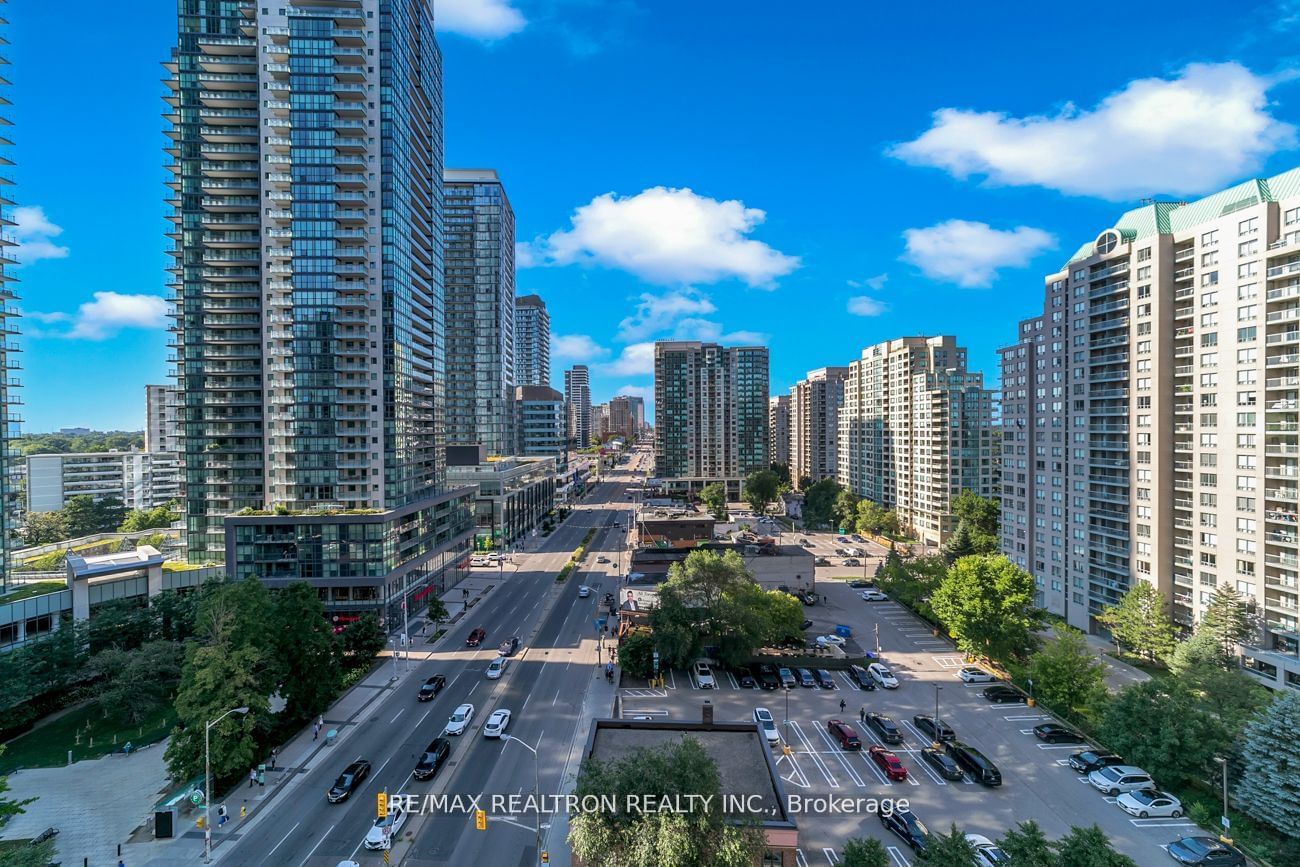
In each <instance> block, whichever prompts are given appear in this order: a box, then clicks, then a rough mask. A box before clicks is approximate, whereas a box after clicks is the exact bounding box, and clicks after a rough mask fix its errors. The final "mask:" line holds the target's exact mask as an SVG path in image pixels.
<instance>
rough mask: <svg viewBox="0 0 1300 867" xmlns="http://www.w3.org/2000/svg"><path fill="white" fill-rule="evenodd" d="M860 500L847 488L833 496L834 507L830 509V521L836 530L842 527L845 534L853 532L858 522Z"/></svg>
mask: <svg viewBox="0 0 1300 867" xmlns="http://www.w3.org/2000/svg"><path fill="white" fill-rule="evenodd" d="M861 499H862V498H861V497H859V496H858V495H857V494H855V493H853V492H852V491H850V490H849V489H848V488H841V489H840V491H839V493H837V494H836V495H835V505H834V507H833V508H832V509H831V520H832V522H833V523H834V524H835V527H836V528H839V527H843V528H844V530H845V532H850V531H852V530H853V527H854V524H855V523H856V522H857V520H858V501H859V500H861Z"/></svg>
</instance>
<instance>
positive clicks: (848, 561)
mask: <svg viewBox="0 0 1300 867" xmlns="http://www.w3.org/2000/svg"><path fill="white" fill-rule="evenodd" d="M840 565H841V566H861V565H862V561H861V560H859V559H858V558H857V557H845V558H844V561H843V562H842V563H840Z"/></svg>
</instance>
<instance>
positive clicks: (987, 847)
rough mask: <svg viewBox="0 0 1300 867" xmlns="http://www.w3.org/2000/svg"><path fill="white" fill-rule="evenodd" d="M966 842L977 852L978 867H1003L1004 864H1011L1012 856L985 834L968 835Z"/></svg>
mask: <svg viewBox="0 0 1300 867" xmlns="http://www.w3.org/2000/svg"><path fill="white" fill-rule="evenodd" d="M966 842H967V843H968V844H970V847H971V848H972V849H974V850H975V864H976V865H977V867H1002V865H1003V864H1010V863H1011V856H1010V855H1008V854H1007V853H1006V852H1003V851H1002V850H1001V849H999V848H998V846H997V844H996V843H994V842H993V841H992V840H990V839H989V838H988V837H985V836H984V835H983V834H967V835H966Z"/></svg>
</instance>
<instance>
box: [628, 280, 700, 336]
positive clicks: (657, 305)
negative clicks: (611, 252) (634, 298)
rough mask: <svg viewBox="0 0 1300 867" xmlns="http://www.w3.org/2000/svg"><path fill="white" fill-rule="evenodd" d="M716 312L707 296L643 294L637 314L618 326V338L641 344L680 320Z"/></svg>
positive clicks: (690, 291) (676, 292)
mask: <svg viewBox="0 0 1300 867" xmlns="http://www.w3.org/2000/svg"><path fill="white" fill-rule="evenodd" d="M717 309H718V308H717V307H715V306H714V304H713V302H712V301H710V300H709V298H708V296H707V295H705V294H704V293H702V292H700V291H698V290H696V289H691V288H689V287H688V288H685V289H673V290H671V291H669V292H665V293H664V294H662V295H655V294H653V293H650V292H643V293H641V300H640V302H639V303H638V304H637V307H636V311H635V312H634V313H632V315H631V316H628V317H626V318H625V319H623V321H622V322H620V323H619V324H618V333H619V337H621V338H622V339H624V340H641V339H643V338H646V337H649V336H651V335H653V334H658V333H660V332H662V331H666V330H668V329H669V328H671V327H672V326H673V324H674V323H676V322H678V321H679V320H681V319H682V318H683V317H690V316H692V315H693V314H708V313H713V312H715V311H716V310H717Z"/></svg>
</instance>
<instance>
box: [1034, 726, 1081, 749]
mask: <svg viewBox="0 0 1300 867" xmlns="http://www.w3.org/2000/svg"><path fill="white" fill-rule="evenodd" d="M1034 737H1036V738H1038V739H1039V740H1040V741H1046V742H1047V743H1049V744H1081V743H1083V741H1084V737H1083V735H1081V734H1079V733H1078V732H1076V731H1075V730H1074V729H1071V728H1066V727H1065V726H1063V725H1061V724H1060V723H1043V724H1042V725H1036V726H1034Z"/></svg>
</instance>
